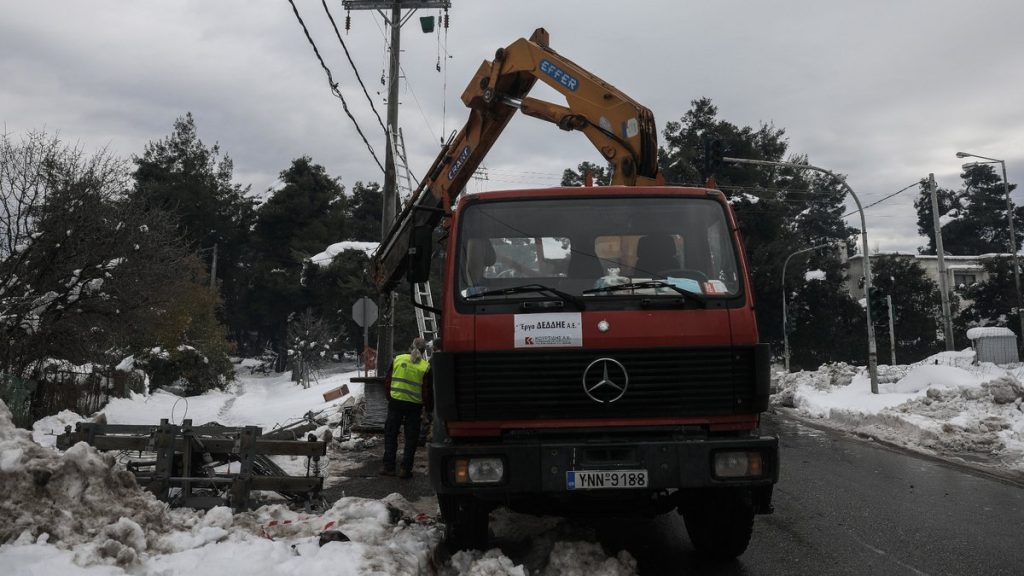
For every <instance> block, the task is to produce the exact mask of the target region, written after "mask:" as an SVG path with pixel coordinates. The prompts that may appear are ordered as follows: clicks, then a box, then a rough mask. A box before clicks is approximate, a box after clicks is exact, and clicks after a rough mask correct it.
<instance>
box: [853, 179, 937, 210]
mask: <svg viewBox="0 0 1024 576" xmlns="http://www.w3.org/2000/svg"><path fill="white" fill-rule="evenodd" d="M920 185H921V181H920V180H918V181H917V182H914V183H913V184H911V185H909V186H907V187H905V188H900V189H899V190H897V191H895V192H893V193H892V194H889V195H888V196H886V197H884V198H882V199H881V200H877V201H875V202H872V203H871V204H868V205H867V206H865V207H864V210H867V209H868V208H871V207H872V206H878V205H879V204H881V203H882V202H885V201H886V200H888V199H889V198H892V197H893V196H895V195H897V194H901V193H903V192H906V191H907V190H910V189H911V188H913V187H914V186H920ZM856 213H857V211H856V210H853V211H851V212H847V213H846V214H843V218H846V217H847V216H850V215H852V214H856Z"/></svg>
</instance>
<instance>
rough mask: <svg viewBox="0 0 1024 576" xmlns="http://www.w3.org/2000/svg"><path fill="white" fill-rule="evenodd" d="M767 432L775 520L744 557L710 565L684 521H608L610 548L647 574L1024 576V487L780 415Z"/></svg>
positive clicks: (761, 522) (759, 529)
mask: <svg viewBox="0 0 1024 576" xmlns="http://www.w3.org/2000/svg"><path fill="white" fill-rule="evenodd" d="M766 431H768V432H769V433H773V434H778V435H779V437H780V451H781V460H782V464H781V466H782V467H781V478H780V481H779V484H778V486H777V487H776V489H775V498H774V502H775V513H774V514H773V515H770V516H759V517H758V518H757V520H756V521H755V528H754V537H753V539H752V541H751V545H750V548H748V549H747V552H746V553H745V554H744V555H743V556H741V557H740V558H739V559H738V560H736V561H734V562H729V563H724V564H707V563H703V562H701V561H700V559H699V558H697V557H696V556H695V555H694V554H693V552H692V548H691V547H690V544H689V540H688V538H687V536H686V529H685V527H684V525H683V522H682V518H681V517H679V516H678V515H675V514H670V515H665V516H662V517H660V518H657V519H656V520H655V521H653V522H646V523H644V522H636V523H626V524H625V526H627V527H628V529H626V530H624V529H623V527H624V525H623V524H622V523H617V522H615V521H608V522H602V523H600V525H597V526H595V527H596V528H597V529H598V539H599V541H600V542H601V543H602V544H603V545H604V546H605V549H606V550H607V551H609V552H612V551H614V550H616V549H620V548H624V549H626V550H629V551H630V553H632V554H633V556H634V557H635V558H637V559H638V560H639V562H640V569H641V570H640V571H641V574H737V575H739V574H742V575H783V574H800V575H806V574H829V575H845V574H850V575H868V574H883V575H899V574H910V575H916V576H923V575H936V576H937V575H943V574H949V575H965V574H985V575H986V576H996V575H1003V574H1005V575H1007V576H1009V575H1017V576H1019V575H1021V574H1024V487H1022V486H1018V485H1014V484H1011V483H1007V482H1004V481H999V480H995V479H991V478H988V477H985V476H982V475H978V474H976V473H972V472H968V471H965V470H963V469H961V468H959V467H954V466H951V465H948V464H945V463H941V462H938V461H934V460H930V459H925V458H921V457H918V456H914V455H910V454H906V453H904V452H900V451H896V450H892V449H889V448H886V447H884V446H880V445H878V444H877V443H874V442H871V441H868V440H864V439H860V438H856V437H853V436H850V435H847V434H842V433H837V432H831V431H822V430H818V429H815V428H811V427H808V426H806V425H803V424H800V423H799V422H795V421H792V420H788V419H785V418H783V417H780V416H768V418H767V419H766ZM623 535H625V537H623Z"/></svg>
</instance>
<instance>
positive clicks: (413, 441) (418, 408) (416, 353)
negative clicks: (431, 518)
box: [380, 338, 433, 478]
mask: <svg viewBox="0 0 1024 576" xmlns="http://www.w3.org/2000/svg"><path fill="white" fill-rule="evenodd" d="M426 350H427V343H426V341H425V340H424V339H423V338H416V339H415V340H413V341H412V347H411V348H410V349H409V353H408V354H399V355H398V356H396V357H395V361H394V363H393V364H392V365H391V372H390V373H389V374H388V376H387V378H385V380H384V389H385V394H386V395H387V398H388V417H387V420H385V421H384V466H383V467H382V468H381V469H380V474H381V475H382V476H394V475H395V473H396V469H395V460H396V458H397V456H398V432H399V429H401V428H404V430H405V451H404V452H403V453H402V470H401V472H398V477H399V478H412V465H413V461H414V459H415V458H416V446H417V445H418V444H419V436H420V419H421V417H422V414H423V409H424V408H426V409H427V410H428V411H429V410H433V394H432V390H431V381H430V362H429V361H428V360H427V358H426Z"/></svg>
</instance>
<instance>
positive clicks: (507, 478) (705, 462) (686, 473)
mask: <svg viewBox="0 0 1024 576" xmlns="http://www.w3.org/2000/svg"><path fill="white" fill-rule="evenodd" d="M720 451H747V452H754V451H756V452H759V453H761V455H762V460H763V467H762V472H761V474H760V475H759V476H757V477H753V478H751V477H746V478H730V479H721V478H716V477H715V476H714V473H713V470H714V465H713V458H714V454H715V453H717V452H720ZM462 457H499V458H501V459H502V460H503V462H504V470H505V473H504V478H503V480H502V481H501V482H499V483H496V484H477V485H467V484H457V483H456V482H455V474H454V460H455V459H456V458H462ZM429 459H430V479H431V483H432V484H433V486H434V490H435V491H436V492H437V493H438V494H452V495H470V494H471V495H473V496H475V497H477V498H480V499H483V500H493V501H509V500H515V499H517V498H529V497H536V496H551V497H556V498H557V497H562V496H566V497H572V496H573V495H574V494H580V493H583V492H602V493H609V492H616V493H623V494H626V493H628V494H634V495H640V494H647V493H650V492H664V491H672V490H689V489H703V488H719V487H720V488H729V487H733V488H762V487H770V486H772V485H773V484H775V483H776V482H778V478H779V465H778V462H779V456H778V439H777V438H774V437H771V436H761V437H753V436H751V437H743V438H701V439H667V440H650V441H647V440H645V441H601V442H593V441H586V440H582V439H551V440H537V441H531V442H515V443H508V442H505V443H493V444H489V443H482V442H481V443H460V444H454V443H434V444H431V445H430V449H429ZM581 470H646V471H647V473H648V475H649V480H648V486H647V488H646V489H641V490H600V491H579V490H576V491H571V490H569V489H568V487H567V472H569V471H581Z"/></svg>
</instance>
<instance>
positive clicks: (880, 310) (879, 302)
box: [868, 286, 889, 322]
mask: <svg viewBox="0 0 1024 576" xmlns="http://www.w3.org/2000/svg"><path fill="white" fill-rule="evenodd" d="M868 299H869V300H870V301H871V319H872V321H873V322H878V321H880V320H881V319H882V318H885V317H886V316H887V315H888V314H889V304H888V302H887V301H886V298H885V293H884V292H882V291H881V290H879V289H878V288H875V287H874V286H872V287H871V290H870V291H868Z"/></svg>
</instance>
